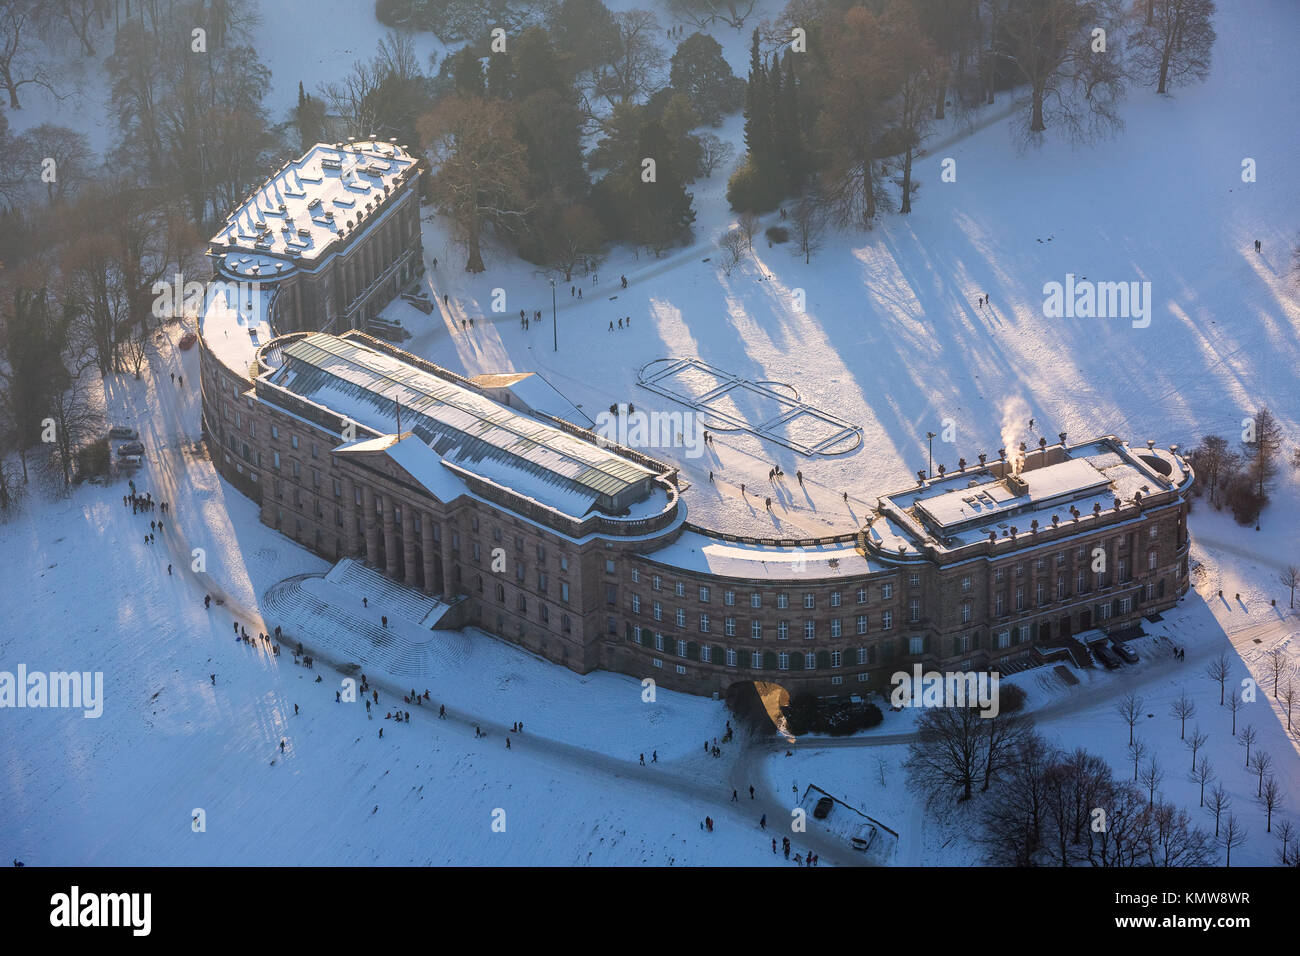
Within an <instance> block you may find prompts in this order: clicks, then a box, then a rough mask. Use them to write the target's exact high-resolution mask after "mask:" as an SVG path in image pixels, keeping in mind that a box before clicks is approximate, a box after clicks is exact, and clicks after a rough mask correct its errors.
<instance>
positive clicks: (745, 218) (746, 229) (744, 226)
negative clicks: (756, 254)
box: [736, 212, 760, 252]
mask: <svg viewBox="0 0 1300 956" xmlns="http://www.w3.org/2000/svg"><path fill="white" fill-rule="evenodd" d="M736 225H737V227H738V228H739V229H740V231H741V233H743V234H744V236H745V244H746V245H747V246H748V247H749V249H750V251H751V252H752V251H753V249H754V237H755V236H757V235H758V230H759V226H760V223H759V221H758V216H757V215H756V214H755V213H752V212H742V213H741V214H740V218H739V219H737V220H736Z"/></svg>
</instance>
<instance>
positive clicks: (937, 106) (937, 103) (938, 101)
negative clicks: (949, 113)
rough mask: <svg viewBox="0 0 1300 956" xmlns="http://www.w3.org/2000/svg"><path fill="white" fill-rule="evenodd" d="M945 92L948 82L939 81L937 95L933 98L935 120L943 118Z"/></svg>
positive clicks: (946, 91)
mask: <svg viewBox="0 0 1300 956" xmlns="http://www.w3.org/2000/svg"><path fill="white" fill-rule="evenodd" d="M947 94H948V84H947V83H944V82H940V83H939V95H938V96H936V97H935V100H934V118H935V119H937V120H941V119H943V103H944V100H945V99H947Z"/></svg>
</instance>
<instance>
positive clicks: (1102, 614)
mask: <svg viewBox="0 0 1300 956" xmlns="http://www.w3.org/2000/svg"><path fill="white" fill-rule="evenodd" d="M1097 620H1099V621H1109V620H1110V604H1109V603H1106V604H1098V605H1097Z"/></svg>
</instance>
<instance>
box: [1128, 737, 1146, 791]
mask: <svg viewBox="0 0 1300 956" xmlns="http://www.w3.org/2000/svg"><path fill="white" fill-rule="evenodd" d="M1146 755H1147V745H1146V744H1145V743H1143V741H1142V738H1141V737H1139V738H1138V739H1137V740H1134V741H1133V742H1132V743H1130V744H1129V745H1128V756H1129V759H1130V760H1132V761H1133V782H1134V783H1137V778H1138V767H1139V766H1140V765H1141V763H1142V758H1143V757H1145V756H1146Z"/></svg>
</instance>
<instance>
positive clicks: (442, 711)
mask: <svg viewBox="0 0 1300 956" xmlns="http://www.w3.org/2000/svg"><path fill="white" fill-rule="evenodd" d="M446 717H447V705H446V704H439V705H438V719H439V720H445V719H446Z"/></svg>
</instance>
